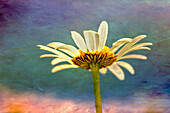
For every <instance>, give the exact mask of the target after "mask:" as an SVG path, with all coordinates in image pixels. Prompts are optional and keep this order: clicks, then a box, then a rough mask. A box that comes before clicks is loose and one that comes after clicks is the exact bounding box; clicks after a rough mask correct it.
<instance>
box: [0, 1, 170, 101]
mask: <svg viewBox="0 0 170 113" xmlns="http://www.w3.org/2000/svg"><path fill="white" fill-rule="evenodd" d="M169 11H170V2H169V0H161V1H160V0H136V1H134V0H120V1H119V0H106V1H102V0H101V1H100V0H93V1H90V0H81V1H79V0H36V1H35V0H25V1H24V0H1V1H0V86H1V87H2V88H1V93H3V87H6V88H8V89H9V90H11V91H12V92H17V93H23V92H32V93H35V94H38V95H43V94H53V95H55V98H60V99H71V100H81V101H92V102H93V101H94V99H93V85H92V77H91V73H90V72H89V71H87V70H83V69H67V70H62V71H59V72H56V73H54V74H52V73H51V69H52V68H53V66H51V64H50V62H51V60H52V58H43V59H40V58H39V56H40V55H42V54H44V53H48V52H46V51H43V50H40V49H39V48H38V47H37V46H36V45H38V44H42V45H46V44H48V43H50V42H55V41H56V42H63V43H65V44H70V45H74V46H76V45H75V43H74V41H73V40H72V38H71V34H70V31H77V32H79V33H80V34H82V32H83V30H95V31H97V29H98V26H99V24H100V22H101V21H103V20H105V21H107V22H108V24H109V36H108V39H107V43H106V45H107V46H108V47H111V44H112V43H113V42H115V41H117V40H118V39H120V38H123V37H130V38H134V37H136V36H138V35H141V34H146V35H147V38H145V39H143V40H142V41H141V42H152V43H153V46H151V51H147V50H140V51H135V52H134V53H140V54H143V55H146V56H147V57H148V59H147V60H137V59H129V60H126V61H127V62H128V63H130V64H131V65H132V66H133V67H134V69H135V71H136V73H135V75H130V73H128V72H127V71H126V70H125V69H124V71H125V75H126V77H125V80H124V81H119V80H118V79H117V78H116V77H115V76H114V75H113V74H112V73H111V72H109V71H108V73H107V74H106V75H102V74H101V91H102V101H105V100H109V99H116V100H119V101H125V102H126V101H127V100H133V99H134V98H135V97H134V96H140V95H138V94H139V93H142V94H145V95H147V96H149V97H155V96H156V97H158V98H159V97H162V96H165V97H167V99H168V98H169V97H170V76H169V75H170V69H169V67H170V65H169V64H170V60H169V59H170V56H169V55H170V54H169V51H170V47H169V42H170V13H169Z"/></svg>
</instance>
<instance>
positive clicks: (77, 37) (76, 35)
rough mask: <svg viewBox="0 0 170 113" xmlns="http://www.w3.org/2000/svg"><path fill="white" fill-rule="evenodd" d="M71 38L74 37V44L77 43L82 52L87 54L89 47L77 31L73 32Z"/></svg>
mask: <svg viewBox="0 0 170 113" xmlns="http://www.w3.org/2000/svg"><path fill="white" fill-rule="evenodd" d="M71 36H72V38H73V40H74V42H75V43H76V45H77V46H78V47H79V48H80V49H81V51H84V52H86V51H87V46H86V44H85V42H84V39H83V37H82V36H81V35H80V34H79V33H77V32H76V31H71Z"/></svg>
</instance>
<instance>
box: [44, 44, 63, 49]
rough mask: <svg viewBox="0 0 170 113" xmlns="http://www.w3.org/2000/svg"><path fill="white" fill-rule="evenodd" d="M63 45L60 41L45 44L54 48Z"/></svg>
mask: <svg viewBox="0 0 170 113" xmlns="http://www.w3.org/2000/svg"><path fill="white" fill-rule="evenodd" d="M63 45H65V44H64V43H61V42H51V43H49V44H47V46H50V47H53V48H55V49H57V48H58V47H60V46H63Z"/></svg>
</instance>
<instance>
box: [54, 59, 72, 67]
mask: <svg viewBox="0 0 170 113" xmlns="http://www.w3.org/2000/svg"><path fill="white" fill-rule="evenodd" d="M65 61H67V62H69V63H71V61H70V60H67V59H62V58H55V59H53V60H52V61H51V65H56V64H58V63H60V62H65ZM71 64H72V63H71Z"/></svg>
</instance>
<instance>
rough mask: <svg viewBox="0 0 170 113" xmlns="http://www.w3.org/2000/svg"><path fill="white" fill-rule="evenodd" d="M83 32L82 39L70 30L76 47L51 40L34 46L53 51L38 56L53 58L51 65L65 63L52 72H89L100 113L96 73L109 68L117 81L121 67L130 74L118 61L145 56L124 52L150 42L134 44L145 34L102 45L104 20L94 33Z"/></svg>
mask: <svg viewBox="0 0 170 113" xmlns="http://www.w3.org/2000/svg"><path fill="white" fill-rule="evenodd" d="M83 34H84V38H83V37H82V36H81V35H80V34H79V33H77V32H76V31H71V36H72V38H73V40H74V42H75V43H76V45H77V47H78V48H79V49H77V48H75V47H74V46H72V45H68V44H64V43H61V42H52V43H49V44H47V45H46V46H44V45H37V46H38V47H40V49H42V50H46V51H49V52H52V53H53V54H44V55H41V56H40V58H44V57H54V59H53V60H52V61H51V64H52V65H56V64H59V63H61V62H68V63H67V64H60V65H57V66H55V67H54V68H53V69H52V73H54V72H57V71H60V70H62V69H68V68H82V69H86V70H90V71H91V72H92V77H93V87H94V95H95V104H96V113H101V112H102V110H101V96H100V77H99V72H100V73H102V74H106V72H107V70H110V71H111V72H112V73H113V74H114V75H115V76H116V77H117V78H118V79H119V80H124V79H125V75H124V72H123V70H122V68H121V67H123V68H125V69H127V70H128V71H129V72H130V73H131V74H134V73H135V71H134V69H133V67H132V66H131V65H130V64H129V63H127V62H125V61H121V60H122V59H132V58H135V59H147V57H146V56H144V55H139V54H128V53H130V52H132V51H135V50H140V49H146V50H150V48H149V47H146V46H150V45H152V43H149V42H146V43H139V44H136V43H138V42H139V41H140V40H142V39H144V38H145V37H146V35H139V36H137V37H135V38H133V39H131V38H122V39H119V40H117V41H116V42H114V43H113V44H112V47H111V48H109V47H107V46H105V44H106V40H107V36H108V23H107V22H106V21H102V22H101V24H100V26H99V28H98V31H97V32H96V31H92V30H87V31H84V32H83ZM126 54H128V55H126Z"/></svg>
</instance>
